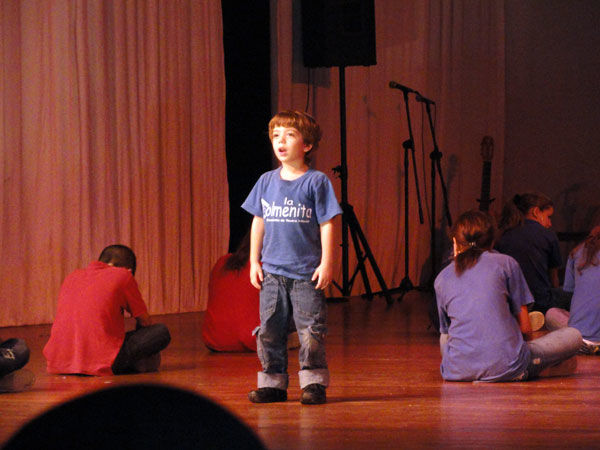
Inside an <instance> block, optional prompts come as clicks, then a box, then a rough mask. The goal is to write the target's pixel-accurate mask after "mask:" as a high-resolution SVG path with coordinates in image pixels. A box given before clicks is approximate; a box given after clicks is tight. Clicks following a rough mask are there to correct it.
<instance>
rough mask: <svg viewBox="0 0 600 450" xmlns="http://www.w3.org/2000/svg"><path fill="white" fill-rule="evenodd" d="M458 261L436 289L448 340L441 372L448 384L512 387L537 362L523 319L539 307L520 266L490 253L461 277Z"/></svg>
mask: <svg viewBox="0 0 600 450" xmlns="http://www.w3.org/2000/svg"><path fill="white" fill-rule="evenodd" d="M454 265H455V263H454V261H453V262H452V263H451V264H450V265H449V266H448V267H446V268H445V269H444V270H442V271H441V272H440V274H439V275H438V276H437V278H436V279H435V283H434V287H435V293H436V297H437V304H438V313H439V317H440V332H441V333H443V334H448V342H447V346H446V350H445V352H444V355H443V357H442V364H441V372H442V377H443V378H444V379H445V380H455V381H473V380H481V381H508V380H513V379H515V378H516V377H518V376H519V375H521V374H522V373H523V372H524V371H525V370H526V369H527V366H528V364H529V360H530V358H531V356H530V352H529V347H528V346H527V344H526V343H525V341H524V340H523V335H522V334H521V330H520V328H519V323H518V321H517V318H516V316H518V314H519V311H520V310H521V306H522V305H527V304H529V303H532V302H533V297H532V296H531V293H530V292H529V289H528V288H527V283H526V282H525V279H524V278H523V273H522V272H521V269H520V268H519V264H518V263H517V262H516V261H515V260H514V259H513V258H511V257H510V256H507V255H502V254H500V253H496V252H489V251H486V252H484V253H483V254H482V255H481V256H480V257H479V260H478V261H477V264H476V265H475V266H474V267H471V268H470V269H467V270H465V271H464V272H463V273H462V274H461V276H458V275H457V274H456V270H455V268H454V267H455V266H454Z"/></svg>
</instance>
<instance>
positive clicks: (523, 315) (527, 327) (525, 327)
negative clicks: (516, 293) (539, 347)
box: [517, 305, 532, 341]
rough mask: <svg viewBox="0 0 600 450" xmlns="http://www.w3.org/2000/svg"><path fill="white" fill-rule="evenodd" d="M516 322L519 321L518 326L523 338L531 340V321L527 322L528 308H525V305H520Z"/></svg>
mask: <svg viewBox="0 0 600 450" xmlns="http://www.w3.org/2000/svg"><path fill="white" fill-rule="evenodd" d="M517 322H519V328H520V329H521V333H523V334H524V335H525V340H526V341H529V340H531V339H532V336H531V333H532V330H531V322H529V310H528V309H527V306H526V305H523V306H521V310H520V311H519V315H518V316H517Z"/></svg>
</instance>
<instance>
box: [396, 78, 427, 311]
mask: <svg viewBox="0 0 600 450" xmlns="http://www.w3.org/2000/svg"><path fill="white" fill-rule="evenodd" d="M390 87H393V88H394V89H400V90H401V91H402V93H403V96H404V104H405V106H406V121H407V124H408V140H406V141H404V142H403V143H402V147H403V148H404V279H403V280H402V282H401V283H400V286H398V287H397V288H395V289H392V291H400V292H401V294H400V297H399V298H398V301H401V300H402V298H403V297H404V295H405V294H406V293H407V292H408V291H411V290H413V289H416V288H415V286H414V285H413V283H412V281H411V280H410V277H409V275H408V268H409V260H410V258H409V195H408V176H409V156H410V154H412V161H413V173H414V178H415V186H416V192H417V204H418V207H419V221H420V223H424V220H423V207H422V205H421V193H420V190H419V179H418V174H417V165H416V162H415V144H414V143H415V141H414V138H413V132H412V125H411V121H410V108H409V106H408V94H409V92H415V91H413V90H412V89H410V88H406V87H405V86H402V85H399V84H397V83H394V84H392V83H390ZM415 93H416V92H415ZM417 94H418V93H417ZM409 150H410V154H409Z"/></svg>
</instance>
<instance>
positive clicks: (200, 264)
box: [0, 0, 229, 326]
mask: <svg viewBox="0 0 600 450" xmlns="http://www.w3.org/2000/svg"><path fill="white" fill-rule="evenodd" d="M0 100H1V104H0V124H1V127H0V175H1V176H2V180H1V181H2V183H1V184H0V221H1V222H0V225H1V228H0V260H1V261H2V264H3V270H2V272H1V274H0V301H1V304H2V307H1V308H0V326H7V325H21V324H34V323H44V322H50V321H52V319H53V316H54V311H55V305H56V297H57V293H58V289H59V287H60V284H61V282H62V280H63V278H64V277H65V275H66V274H67V273H69V272H70V271H72V270H73V269H75V268H77V267H81V266H85V265H87V264H88V263H89V261H91V260H93V259H96V258H97V257H98V255H99V253H100V251H101V250H102V248H103V247H104V246H106V245H108V244H112V243H123V244H126V245H129V246H131V247H132V248H133V249H134V251H135V252H136V253H137V256H138V272H137V274H136V278H137V279H138V282H139V284H140V287H141V290H142V293H143V295H144V297H145V299H146V301H147V303H148V306H149V309H150V312H151V313H153V314H157V313H176V312H186V311H198V310H203V309H204V308H205V303H206V298H207V289H208V275H209V272H210V268H211V266H212V265H213V264H214V262H215V261H216V260H217V258H218V257H219V256H221V255H222V254H224V253H225V252H226V251H227V242H228V214H229V206H228V191H227V176H226V161H225V142H224V136H225V132H224V127H225V80H224V69H223V48H222V21H221V9H220V2H218V1H209V2H206V1H203V0H177V1H175V0H174V1H158V0H145V1H135V0H123V1H122V0H115V1H108V0H36V1H33V0H32V1H28V0H23V1H2V2H0Z"/></svg>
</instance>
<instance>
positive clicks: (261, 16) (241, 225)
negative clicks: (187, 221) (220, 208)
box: [221, 0, 272, 251]
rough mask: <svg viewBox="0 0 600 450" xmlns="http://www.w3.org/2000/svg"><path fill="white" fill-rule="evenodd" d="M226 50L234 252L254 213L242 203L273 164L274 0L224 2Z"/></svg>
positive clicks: (228, 0)
mask: <svg viewBox="0 0 600 450" xmlns="http://www.w3.org/2000/svg"><path fill="white" fill-rule="evenodd" d="M221 6H222V11H223V45H224V53H225V80H226V95H227V99H226V105H225V118H226V124H225V144H226V153H227V179H228V182H229V204H230V216H229V228H230V237H229V250H230V251H234V250H235V248H236V247H237V245H238V243H239V242H240V241H241V239H242V238H243V237H244V235H245V234H246V232H247V231H248V229H249V228H250V223H251V220H252V216H251V215H250V214H248V213H247V212H245V211H244V210H243V209H242V208H241V207H240V205H241V204H242V202H243V201H244V200H245V198H246V196H247V195H248V194H249V193H250V190H251V189H252V186H253V185H254V183H255V182H256V180H257V179H258V177H259V176H260V175H261V174H262V173H264V172H266V171H267V170H270V169H271V168H272V159H271V152H272V151H271V144H270V142H269V136H268V133H267V125H268V123H269V120H270V119H271V115H272V112H271V60H270V46H271V43H270V24H269V22H270V15H269V1H268V0H259V1H252V2H247V1H241V2H240V1H237V0H222V2H221Z"/></svg>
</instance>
